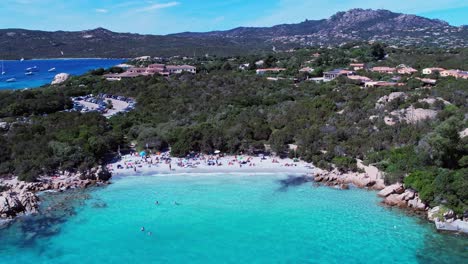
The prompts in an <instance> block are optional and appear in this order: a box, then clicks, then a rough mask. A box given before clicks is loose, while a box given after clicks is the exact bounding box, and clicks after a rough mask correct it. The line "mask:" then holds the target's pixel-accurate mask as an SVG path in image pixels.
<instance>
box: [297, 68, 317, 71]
mask: <svg viewBox="0 0 468 264" xmlns="http://www.w3.org/2000/svg"><path fill="white" fill-rule="evenodd" d="M313 70H314V69H313V68H311V67H304V68H302V69H300V70H299V71H300V72H310V71H313Z"/></svg>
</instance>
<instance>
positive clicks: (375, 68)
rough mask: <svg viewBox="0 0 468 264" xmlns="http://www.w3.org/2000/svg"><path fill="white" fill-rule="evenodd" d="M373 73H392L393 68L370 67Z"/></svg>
mask: <svg viewBox="0 0 468 264" xmlns="http://www.w3.org/2000/svg"><path fill="white" fill-rule="evenodd" d="M371 70H373V71H394V70H395V68H392V67H386V66H380V67H372V69H371Z"/></svg>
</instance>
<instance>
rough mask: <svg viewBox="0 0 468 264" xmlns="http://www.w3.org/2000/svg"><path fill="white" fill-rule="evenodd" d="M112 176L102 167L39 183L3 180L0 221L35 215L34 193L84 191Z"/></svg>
mask: <svg viewBox="0 0 468 264" xmlns="http://www.w3.org/2000/svg"><path fill="white" fill-rule="evenodd" d="M111 176H112V174H111V173H110V172H109V171H108V170H106V169H105V168H104V167H96V168H94V169H92V170H90V171H88V172H87V173H85V174H81V173H74V174H72V173H69V172H63V173H62V176H61V177H58V178H47V177H44V178H42V179H41V182H33V183H28V182H22V181H18V180H17V179H16V178H14V179H11V180H3V181H2V182H0V183H1V186H3V188H5V189H6V191H4V192H1V193H0V219H12V218H14V217H16V216H19V215H24V214H31V213H37V208H38V205H39V198H38V196H37V195H36V192H40V191H46V190H55V191H65V190H69V189H80V188H81V189H84V188H88V187H90V186H93V185H99V184H104V183H107V181H108V180H109V179H110V177H111Z"/></svg>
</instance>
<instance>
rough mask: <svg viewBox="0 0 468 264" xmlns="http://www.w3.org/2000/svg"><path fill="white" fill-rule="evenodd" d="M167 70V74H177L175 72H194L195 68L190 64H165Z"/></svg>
mask: <svg viewBox="0 0 468 264" xmlns="http://www.w3.org/2000/svg"><path fill="white" fill-rule="evenodd" d="M166 70H167V72H169V74H177V73H182V72H190V73H196V72H197V68H196V67H193V66H190V65H180V66H178V65H167V66H166Z"/></svg>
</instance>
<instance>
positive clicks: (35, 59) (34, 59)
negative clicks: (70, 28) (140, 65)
mask: <svg viewBox="0 0 468 264" xmlns="http://www.w3.org/2000/svg"><path fill="white" fill-rule="evenodd" d="M0 60H2V59H0ZM38 60H43V61H44V60H131V58H98V57H96V58H81V57H76V58H73V57H72V58H33V59H24V61H22V62H25V61H38ZM2 61H21V60H5V59H3V60H2Z"/></svg>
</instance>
